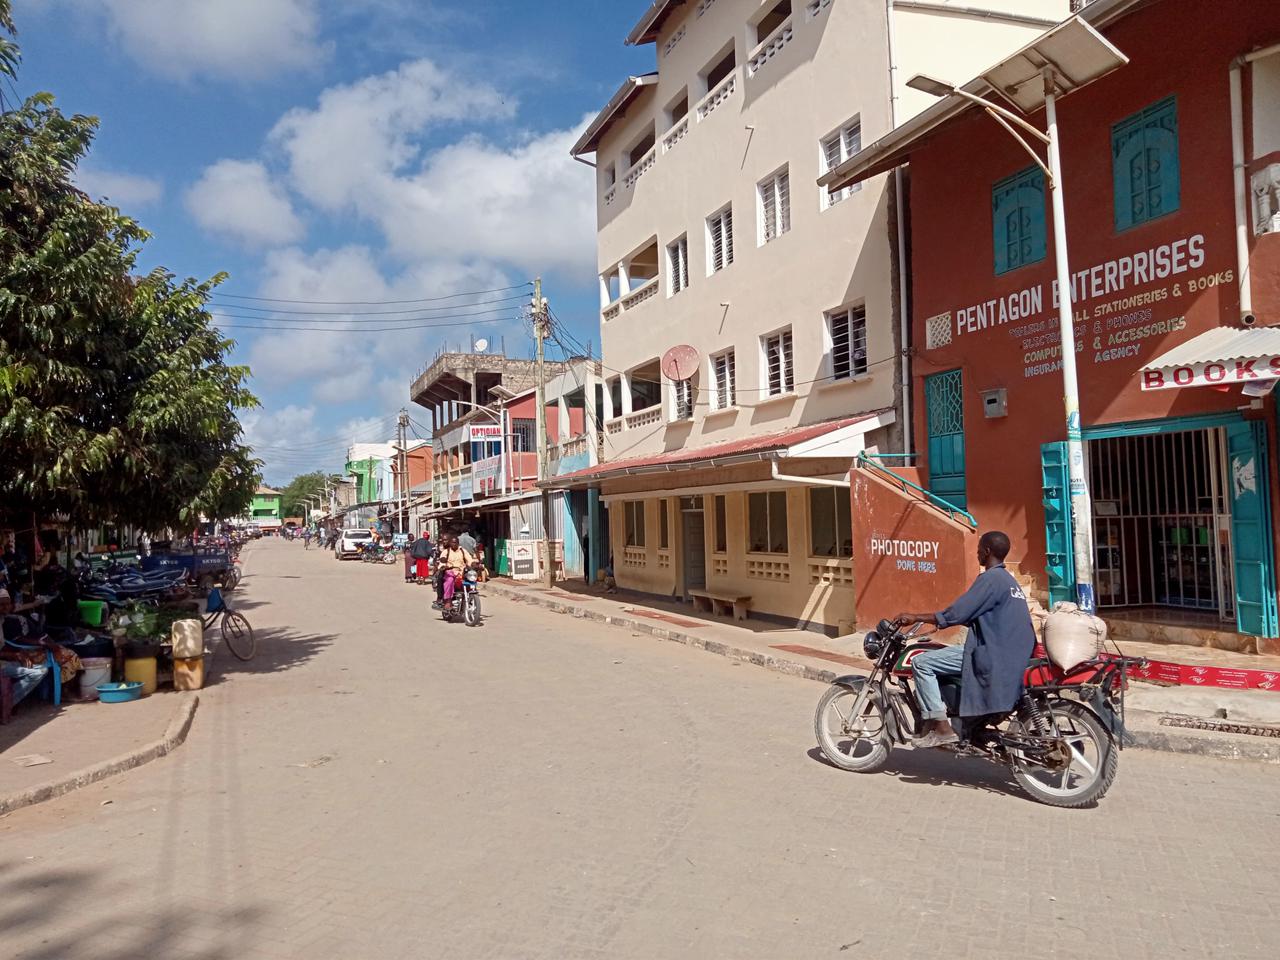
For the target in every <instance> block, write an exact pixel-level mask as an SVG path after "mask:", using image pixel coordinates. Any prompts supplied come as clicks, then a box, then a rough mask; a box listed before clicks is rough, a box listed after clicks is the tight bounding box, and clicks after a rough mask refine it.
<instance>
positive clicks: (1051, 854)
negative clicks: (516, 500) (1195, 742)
mask: <svg viewBox="0 0 1280 960" xmlns="http://www.w3.org/2000/svg"><path fill="white" fill-rule="evenodd" d="M247 559H248V564H247V566H248V576H247V578H246V582H245V588H244V590H243V593H239V594H238V595H237V597H236V598H235V602H236V603H237V604H239V606H240V607H241V608H242V609H243V610H244V612H245V613H246V615H247V616H249V617H250V619H251V620H252V621H253V623H254V626H255V628H256V630H257V631H258V633H259V651H260V652H259V656H258V658H257V659H256V660H255V661H254V662H252V663H250V664H240V663H237V662H230V661H227V660H226V659H225V658H221V659H220V661H219V663H218V664H217V665H216V666H215V669H214V671H213V673H214V675H215V679H216V680H217V681H218V682H216V683H214V684H213V685H212V686H210V687H209V688H207V689H206V691H205V693H204V694H203V695H202V705H201V709H200V713H199V715H198V716H197V718H196V723H195V727H194V728H193V730H192V733H191V735H190V737H189V739H188V741H187V743H186V745H185V746H184V747H182V748H181V749H180V750H179V751H178V752H176V753H174V754H172V755H171V756H169V757H166V758H164V759H162V760H159V761H156V762H154V763H152V764H149V765H148V766H146V767H142V768H140V769H138V770H135V771H132V772H131V773H129V774H126V775H124V776H122V777H119V778H115V779H113V780H109V781H104V782H103V783H100V784H96V785H94V786H92V787H89V788H86V789H85V790H82V791H79V792H77V793H75V794H72V795H70V796H67V797H64V798H61V799H59V800H56V801H53V802H50V803H47V804H43V805H41V806H38V807H33V808H29V809H25V810H20V811H17V812H16V813H14V814H12V815H10V816H9V817H7V818H4V819H3V820H0V950H2V952H3V955H4V956H7V957H22V958H42V960H55V958H56V960H72V958H78V957H92V958H95V960H124V958H134V957H140V956H153V957H160V958H169V957H174V958H195V960H215V958H228V960H230V958H236V960H241V958H290V957H307V958H327V957H335V958H336V957H341V958H373V957H441V958H470V957H477V958H479V957H484V958H507V957H510V958H526V957H527V958H576V957H588V958H604V957H609V958H613V957H636V958H654V957H761V958H766V957H767V958H791V957H824V956H830V957H833V958H835V957H840V958H845V957H850V958H857V957H864V958H882V957H923V956H946V957H948V958H952V957H1013V956H1026V955H1034V956H1037V957H1070V958H1072V960H1078V958H1079V957H1081V956H1088V957H1090V958H1110V957H1117V958H1119V957H1124V958H1136V957H1167V956H1185V957H1195V958H1201V957H1224V958H1225V957H1232V958H1239V957H1268V958H1270V957H1274V956H1275V955H1276V951H1277V949H1278V948H1280V938H1278V935H1277V931H1278V930H1280V925H1278V924H1277V923H1276V919H1277V918H1276V915H1275V914H1276V909H1275V906H1274V903H1275V900H1274V895H1273V891H1272V890H1271V889H1270V885H1271V878H1272V877H1274V874H1275V870H1274V865H1275V863H1276V862H1277V859H1278V858H1280V804H1277V803H1276V793H1277V788H1278V787H1280V771H1277V770H1276V769H1274V768H1272V767H1268V766H1264V765H1260V764H1252V763H1246V762H1235V763H1228V762H1222V761H1215V760H1207V759H1202V758H1195V757H1184V756H1180V755H1172V754H1160V753H1147V752H1138V751H1130V752H1126V753H1125V754H1124V756H1123V758H1122V760H1121V766H1120V776H1119V779H1118V781H1117V784H1116V786H1115V787H1114V789H1113V790H1112V792H1111V795H1110V796H1109V797H1107V798H1106V800H1105V801H1104V802H1103V804H1102V805H1101V806H1100V807H1099V808H1098V809H1096V810H1092V811H1060V810H1054V809H1051V808H1048V807H1044V806H1040V805H1037V804H1034V803H1031V802H1030V801H1028V800H1026V799H1024V798H1023V797H1022V796H1021V795H1019V794H1018V793H1016V792H1015V791H1014V790H1013V789H1011V786H1010V784H1009V782H1008V780H1007V778H1006V777H1005V776H1004V775H1003V774H1002V772H1001V771H1000V770H999V769H997V768H994V767H991V766H988V765H986V764H983V763H975V762H968V763H966V762H964V761H960V760H957V759H954V758H951V757H948V756H940V755H934V754H919V755H917V754H913V753H911V752H909V751H903V752H900V753H899V754H897V755H896V756H895V757H894V759H893V761H892V763H891V766H890V768H889V770H888V771H887V772H885V773H882V774H878V775H874V776H868V777H859V776H856V775H853V774H848V773H844V772H841V771H838V770H835V769H833V768H831V767H829V766H827V765H825V764H824V763H822V762H820V761H819V760H818V759H816V758H815V750H814V744H813V734H812V711H813V707H814V704H815V702H816V700H817V698H818V696H819V694H820V693H821V687H820V686H818V685H817V684H814V683H811V682H807V681H802V680H799V679H796V678H793V677H788V676H785V675H782V674H778V673H773V672H769V671H764V670H757V669H753V668H751V667H749V666H743V665H739V664H736V663H734V662H732V661H729V660H725V659H721V658H715V657H707V656H705V655H703V654H702V653H700V652H698V651H696V650H691V649H689V648H687V647H685V646H681V645H678V644H674V643H659V642H655V641H654V639H653V638H652V637H649V636H645V637H643V638H635V637H632V636H631V634H630V633H629V632H628V631H626V630H619V629H616V628H610V627H603V626H600V625H599V624H595V623H591V622H589V621H583V620H579V619H575V618H572V617H568V616H565V615H561V614H556V613H553V612H550V611H547V610H542V609H539V608H536V607H533V606H531V605H529V604H517V603H511V602H509V601H503V600H499V599H496V598H493V597H490V598H488V600H487V613H488V621H487V623H486V624H485V626H484V627H482V628H480V629H476V630H469V629H467V628H466V627H464V626H462V625H460V624H459V625H451V624H442V623H440V622H439V621H438V620H436V619H435V618H434V617H433V616H432V615H431V614H430V612H429V610H428V609H427V605H428V603H429V600H430V596H429V591H428V590H426V589H423V588H413V587H407V586H405V585H404V584H403V583H402V582H401V579H400V577H399V576H397V573H398V571H397V570H395V569H392V568H383V567H377V566H370V565H366V564H355V563H345V564H338V563H336V562H335V561H334V560H333V559H332V558H331V557H330V556H329V555H327V554H324V553H320V552H318V551H310V552H304V551H303V550H302V549H301V547H300V546H294V545H291V544H285V543H283V542H267V543H262V544H257V545H255V546H254V547H253V548H252V549H251V551H250V552H249V553H248V554H247ZM106 800H110V801H111V803H109V804H106V805H104V804H103V801H106Z"/></svg>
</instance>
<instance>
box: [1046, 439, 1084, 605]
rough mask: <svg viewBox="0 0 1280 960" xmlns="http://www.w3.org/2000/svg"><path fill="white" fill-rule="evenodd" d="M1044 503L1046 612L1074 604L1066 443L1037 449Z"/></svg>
mask: <svg viewBox="0 0 1280 960" xmlns="http://www.w3.org/2000/svg"><path fill="white" fill-rule="evenodd" d="M1040 476H1041V482H1042V497H1041V499H1042V500H1043V501H1044V541H1045V555H1044V560H1045V564H1044V568H1045V570H1046V572H1048V574H1049V609H1050V610H1052V609H1053V605H1054V604H1055V603H1058V602H1059V601H1062V600H1067V601H1070V602H1073V603H1074V602H1075V599H1076V561H1075V553H1074V550H1073V548H1072V543H1071V494H1070V492H1069V490H1070V487H1069V479H1068V475H1067V445H1066V443H1065V442H1064V443H1046V444H1044V446H1042V447H1041V448H1040Z"/></svg>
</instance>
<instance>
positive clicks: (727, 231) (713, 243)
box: [707, 206, 733, 276]
mask: <svg viewBox="0 0 1280 960" xmlns="http://www.w3.org/2000/svg"><path fill="white" fill-rule="evenodd" d="M731 263H733V207H731V206H729V207H725V208H724V209H723V210H721V211H720V212H719V213H715V214H712V215H711V216H709V217H707V276H711V275H712V274H713V273H718V272H719V271H721V270H723V269H724V268H725V267H727V266H728V265H729V264H731Z"/></svg>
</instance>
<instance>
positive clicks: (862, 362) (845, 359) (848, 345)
mask: <svg viewBox="0 0 1280 960" xmlns="http://www.w3.org/2000/svg"><path fill="white" fill-rule="evenodd" d="M827 332H828V334H829V336H830V337H831V379H832V380H848V379H850V378H852V377H856V376H859V375H861V374H864V373H866V372H867V310H866V308H865V307H850V308H849V309H847V310H840V311H838V312H836V313H831V314H828V315H827Z"/></svg>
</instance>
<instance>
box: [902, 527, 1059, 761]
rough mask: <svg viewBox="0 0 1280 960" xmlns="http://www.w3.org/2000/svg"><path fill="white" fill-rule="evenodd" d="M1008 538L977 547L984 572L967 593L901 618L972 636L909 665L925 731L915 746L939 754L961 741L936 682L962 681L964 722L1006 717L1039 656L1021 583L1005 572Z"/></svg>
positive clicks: (987, 536) (988, 537) (997, 535)
mask: <svg viewBox="0 0 1280 960" xmlns="http://www.w3.org/2000/svg"><path fill="white" fill-rule="evenodd" d="M1008 555H1009V537H1008V536H1007V535H1006V534H1004V533H1001V532H1000V531H998V530H991V531H988V532H987V533H984V534H983V535H982V538H981V539H980V540H979V541H978V565H979V566H981V567H982V573H980V574H979V575H978V579H976V580H974V581H973V585H972V586H971V587H970V588H969V590H968V591H967V592H966V593H965V594H964V595H963V596H961V597H960V598H959V599H957V600H956V601H955V602H954V603H952V604H951V606H949V607H947V609H945V610H943V611H941V612H939V613H901V614H898V616H897V617H896V618H895V620H896V623H897V624H898V625H899V626H908V625H910V624H913V623H932V624H935V625H936V626H937V627H938V628H939V629H942V628H946V627H955V626H960V625H961V624H964V625H965V626H967V627H969V635H968V637H966V638H965V642H964V645H963V646H947V647H942V648H941V649H938V650H929V651H926V652H925V653H922V654H919V655H918V656H916V657H915V658H914V659H912V661H911V670H912V673H913V674H914V676H915V681H916V697H917V698H918V699H919V701H920V711H921V716H922V717H923V718H924V719H925V721H926V722H927V724H928V731H927V732H926V733H925V735H924V736H923V737H921V738H920V739H919V740H917V741H915V746H917V747H938V746H942V745H943V744H947V743H954V742H956V741H957V740H958V739H959V737H958V736H957V735H956V732H955V729H954V728H953V726H952V725H951V723H950V722H949V721H948V720H947V708H946V705H945V703H944V702H943V699H942V693H941V691H940V690H939V689H938V678H939V677H960V678H961V683H960V711H959V715H960V717H962V718H964V717H979V716H984V715H987V714H999V713H1008V712H1009V711H1010V710H1012V709H1013V707H1014V704H1016V703H1017V702H1018V697H1019V696H1020V695H1021V693H1022V677H1023V674H1024V673H1025V671H1026V669H1027V661H1029V660H1030V659H1031V653H1032V651H1033V650H1034V649H1035V645H1036V635H1035V630H1034V628H1033V627H1032V626H1031V613H1030V611H1029V610H1028V609H1027V598H1026V595H1025V594H1023V592H1022V588H1021V587H1019V586H1018V581H1016V580H1015V579H1014V578H1013V575H1012V574H1010V573H1009V571H1008V570H1006V569H1005V566H1004V559H1005V557H1007V556H1008Z"/></svg>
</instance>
